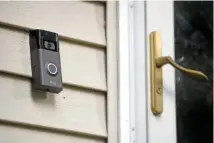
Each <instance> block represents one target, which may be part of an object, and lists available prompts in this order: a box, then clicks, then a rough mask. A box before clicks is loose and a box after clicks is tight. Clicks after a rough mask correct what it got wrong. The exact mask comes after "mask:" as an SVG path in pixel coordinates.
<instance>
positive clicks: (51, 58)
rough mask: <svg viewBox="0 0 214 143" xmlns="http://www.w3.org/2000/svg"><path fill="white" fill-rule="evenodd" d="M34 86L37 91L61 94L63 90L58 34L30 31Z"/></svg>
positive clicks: (37, 30)
mask: <svg viewBox="0 0 214 143" xmlns="http://www.w3.org/2000/svg"><path fill="white" fill-rule="evenodd" d="M29 37H30V55H31V70H32V82H33V83H32V86H33V88H34V89H36V90H42V91H47V92H51V93H59V92H61V91H62V89H63V85H62V73H61V62H60V53H59V38H58V34H57V33H54V32H49V31H45V30H40V29H35V30H30V31H29Z"/></svg>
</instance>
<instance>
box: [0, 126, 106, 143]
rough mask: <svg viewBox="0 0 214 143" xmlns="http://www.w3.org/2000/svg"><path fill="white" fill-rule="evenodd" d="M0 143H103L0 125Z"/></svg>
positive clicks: (90, 139)
mask: <svg viewBox="0 0 214 143" xmlns="http://www.w3.org/2000/svg"><path fill="white" fill-rule="evenodd" d="M0 142H1V143H105V141H104V140H98V139H92V138H86V137H81V136H73V135H63V134H58V133H50V132H44V131H38V130H30V129H27V128H20V127H13V126H7V125H1V124H0Z"/></svg>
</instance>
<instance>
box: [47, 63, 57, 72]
mask: <svg viewBox="0 0 214 143" xmlns="http://www.w3.org/2000/svg"><path fill="white" fill-rule="evenodd" d="M47 69H48V73H49V74H51V75H56V74H57V66H56V65H55V64H54V63H48V66H47Z"/></svg>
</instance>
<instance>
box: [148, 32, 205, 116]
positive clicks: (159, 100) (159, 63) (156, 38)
mask: <svg viewBox="0 0 214 143" xmlns="http://www.w3.org/2000/svg"><path fill="white" fill-rule="evenodd" d="M165 64H170V65H172V66H173V67H174V68H176V69H177V70H179V71H181V72H182V73H184V74H186V75H188V76H189V77H191V78H193V79H195V80H198V81H207V80H208V77H207V76H206V75H205V74H204V73H202V72H200V71H196V70H192V69H187V68H184V67H182V66H180V65H178V64H177V63H176V62H175V61H173V59H172V58H171V57H170V56H162V44H161V36H160V33H159V32H157V31H154V32H151V33H150V84H151V111H152V113H153V114H154V115H158V114H161V113H162V112H163V75H162V67H163V66H164V65H165Z"/></svg>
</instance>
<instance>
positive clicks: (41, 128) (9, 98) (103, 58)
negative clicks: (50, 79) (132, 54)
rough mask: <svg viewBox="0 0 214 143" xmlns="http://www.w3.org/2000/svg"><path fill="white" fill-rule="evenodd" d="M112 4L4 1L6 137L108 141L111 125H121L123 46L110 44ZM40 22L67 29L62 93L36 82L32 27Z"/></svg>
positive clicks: (0, 61)
mask: <svg viewBox="0 0 214 143" xmlns="http://www.w3.org/2000/svg"><path fill="white" fill-rule="evenodd" d="M107 5H109V4H106V3H105V2H81V1H76V2H74V1H73V2H72V1H71V2H15V1H14V2H0V91H1V95H0V105H1V108H0V141H2V142H8V143H17V142H18V143H19V142H20V143H21V142H27V141H29V139H30V140H31V142H41V143H42V142H44V143H46V142H53V143H54V142H62V143H64V142H65V143H67V142H75V143H86V142H87V143H102V142H106V140H107V139H108V134H107V132H108V130H109V129H110V130H111V131H113V132H115V133H116V132H117V127H116V125H117V124H116V119H117V118H116V115H117V114H116V110H117V109H116V97H113V96H117V95H116V89H115V88H116V87H115V86H116V79H117V77H116V65H115V64H113V63H114V62H116V53H115V52H116V50H114V51H113V50H107V49H108V47H112V48H116V46H115V45H116V44H115V43H116V42H115V41H113V42H111V40H109V39H111V38H109V39H108V40H106V39H107V38H106V35H107V37H112V36H115V35H112V34H116V33H115V32H114V31H113V32H112V30H116V27H115V25H116V24H115V23H116V16H115V17H114V15H115V14H116V13H112V12H110V13H109V12H107V13H109V14H110V15H111V16H109V15H108V16H107V17H108V18H107V21H111V22H110V23H109V25H110V26H109V28H110V30H107V29H106V6H107ZM110 5H112V6H110V7H116V6H115V3H114V2H112V3H111V4H110ZM110 9H111V8H110ZM115 12H116V11H115ZM111 18H115V19H111ZM107 27H108V26H107ZM35 28H39V29H45V30H50V31H53V32H57V33H58V34H59V35H60V56H61V64H62V78H63V83H64V89H63V91H62V92H61V93H60V94H58V95H53V94H51V93H48V94H47V93H43V92H39V91H34V90H33V89H32V88H31V66H30V47H29V36H28V30H29V29H35ZM111 28H113V29H112V30H111ZM106 31H109V33H110V34H108V32H107V33H106ZM115 37H116V36H115ZM113 40H114V39H113ZM108 45H109V46H108ZM112 54H113V55H112ZM108 57H109V58H111V60H109V59H108ZM112 64H113V65H112ZM113 69H114V70H115V71H111V70H113ZM107 71H109V73H110V75H109V74H108V72H107ZM108 75H109V76H110V77H109V76H108ZM114 78H115V79H114ZM107 85H110V87H109V89H108V90H107ZM111 89H112V90H111ZM109 104H111V105H112V107H109V106H108V105H109ZM109 122H110V123H109ZM108 123H109V128H108ZM110 124H112V125H113V126H115V127H112V126H110ZM110 134H111V133H110ZM112 135H113V134H112ZM113 136H114V135H113ZM116 138H117V137H113V138H112V137H110V139H111V140H112V141H111V142H112V143H113V142H115V141H116ZM113 140H114V141H113Z"/></svg>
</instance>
